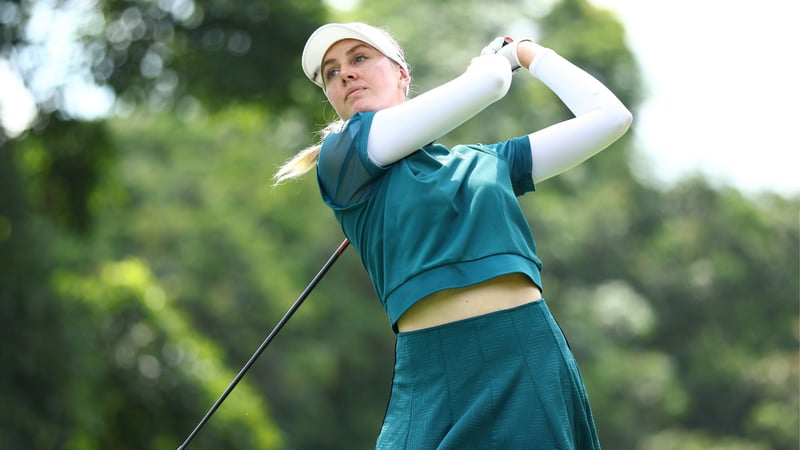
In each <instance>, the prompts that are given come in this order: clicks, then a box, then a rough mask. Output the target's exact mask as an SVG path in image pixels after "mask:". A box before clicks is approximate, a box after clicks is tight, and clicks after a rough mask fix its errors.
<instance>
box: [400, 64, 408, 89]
mask: <svg viewBox="0 0 800 450" xmlns="http://www.w3.org/2000/svg"><path fill="white" fill-rule="evenodd" d="M399 69H400V87H402V88H407V87H408V85H410V84H411V75H409V74H408V72H406V71H405V70H403V68H402V67H400V68H399Z"/></svg>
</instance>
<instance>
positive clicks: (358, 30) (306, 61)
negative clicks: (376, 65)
mask: <svg viewBox="0 0 800 450" xmlns="http://www.w3.org/2000/svg"><path fill="white" fill-rule="evenodd" d="M344 39H357V40H359V41H362V42H366V43H367V44H369V45H371V46H373V47H375V49H377V50H378V51H379V52H381V53H383V54H384V55H385V56H386V57H387V58H389V59H391V60H392V61H394V62H396V63H397V64H399V65H400V67H402V68H403V70H405V71H406V72H408V66H407V65H406V60H405V58H403V52H402V51H401V50H400V48H398V47H397V45H396V44H395V43H394V42H392V40H391V39H390V38H389V37H388V36H387V35H386V33H385V32H384V31H382V30H379V29H378V28H375V27H373V26H371V25H367V24H365V23H360V22H351V23H329V24H327V25H323V26H321V27H319V28H317V29H316V31H314V32H313V33H311V36H310V37H309V38H308V41H306V46H305V48H304V49H303V58H302V59H303V61H302V62H303V72H305V74H306V76H307V77H308V79H309V80H311V81H312V82H314V84H316V85H317V86H319V87H321V88H322V89H325V84H324V83H323V79H322V78H323V75H322V74H321V73H320V72H321V70H322V69H321V66H322V58H324V57H325V53H327V52H328V49H329V48H331V46H332V45H333V44H335V43H337V42H339V41H341V40H344Z"/></svg>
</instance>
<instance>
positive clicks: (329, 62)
mask: <svg viewBox="0 0 800 450" xmlns="http://www.w3.org/2000/svg"><path fill="white" fill-rule="evenodd" d="M361 47H366V48H371V47H370V46H369V45H367V44H366V43H364V42H359V43H358V44H356V45H354V46H353V47H351V48H350V50H348V51H347V52H346V53H345V55H348V56H349V55H351V54H353V53H355V52H356V51H358V50H359V49H360V48H361ZM334 62H336V58H328V59H326V60H324V61H322V64H320V66H319V70H320V72H322V73H325V66H326V65H328V64H331V63H334Z"/></svg>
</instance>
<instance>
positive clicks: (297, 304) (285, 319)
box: [178, 239, 350, 450]
mask: <svg viewBox="0 0 800 450" xmlns="http://www.w3.org/2000/svg"><path fill="white" fill-rule="evenodd" d="M348 245H350V241H349V240H347V239H345V240H344V241H342V243H341V244H339V247H338V248H337V249H336V251H335V252H333V254H332V255H331V256H330V258H328V261H326V262H325V265H323V266H322V269H320V271H319V272H318V273H317V275H316V276H314V278H313V279H312V280H311V282H310V283H309V284H308V286H306V288H305V290H303V293H302V294H300V296H299V297H298V298H297V300H295V302H294V304H292V306H291V308H289V310H288V311H286V314H284V315H283V317H282V318H281V320H280V321H279V322H278V324H277V325H275V328H273V329H272V331H271V332H270V333H269V335H268V336H267V338H266V339H264V342H262V343H261V345H260V346H259V347H258V350H256V352H255V353H253V356H251V357H250V359H249V360H248V361H247V363H246V364H245V365H244V367H242V370H240V371H239V373H238V374H237V375H236V377H235V378H234V379H233V381H232V382H231V384H230V385H228V388H227V389H225V392H223V393H222V395H221V396H220V397H219V398H218V399H217V401H216V402H214V405H213V406H211V409H209V410H208V412H207V413H206V415H205V416H203V418H202V419H201V420H200V423H198V424H197V426H196V427H195V428H194V430H192V432H191V433H190V434H189V436H188V437H187V438H186V440H185V441H184V442H183V444H181V446H180V447H178V450H183V449H185V448H186V447H187V446H188V445H189V443H190V442H191V441H192V439H194V437H195V436H196V435H197V433H198V432H199V431H200V429H201V428H203V426H204V425H205V424H206V422H208V420H209V419H210V418H211V416H212V415H213V414H214V412H215V411H216V410H217V409H218V408H219V407H220V405H221V404H222V402H224V401H225V399H226V398H228V395H230V393H231V392H232V391H233V389H234V388H235V387H236V385H237V384H239V381H241V379H242V378H243V377H244V375H245V373H247V371H248V370H250V367H252V365H253V364H254V363H255V362H256V359H258V357H259V356H260V355H261V353H262V352H263V351H264V349H266V348H267V345H269V343H270V342H271V341H272V339H274V338H275V336H276V335H277V334H278V332H279V331H281V329H282V328H283V326H284V325H286V322H288V321H289V319H290V318H291V317H292V315H294V313H295V311H297V309H298V308H299V307H300V305H301V304H302V303H303V301H304V300H305V299H306V297H308V296H309V294H311V291H312V290H313V289H314V287H315V286H316V285H317V283H319V281H320V280H321V279H322V277H323V276H325V274H326V273H327V272H328V269H330V268H331V266H333V263H335V262H336V260H337V259H339V257H340V256H342V253H344V251H345V249H347V246H348Z"/></svg>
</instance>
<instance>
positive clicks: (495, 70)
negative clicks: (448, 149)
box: [367, 55, 511, 166]
mask: <svg viewBox="0 0 800 450" xmlns="http://www.w3.org/2000/svg"><path fill="white" fill-rule="evenodd" d="M510 86H511V69H510V63H509V62H508V60H507V59H506V58H504V57H503V56H500V55H486V56H479V57H476V58H473V60H472V63H471V64H470V65H469V67H467V70H466V71H465V72H464V73H463V74H462V75H460V76H459V77H457V78H455V79H453V80H452V81H449V82H447V83H445V84H443V85H441V86H439V87H437V88H434V89H432V90H430V91H428V92H426V93H424V94H421V95H419V96H417V97H415V98H413V99H411V100H408V101H406V102H404V103H402V104H399V105H397V106H393V107H391V108H387V109H384V110H381V111H378V112H377V113H375V117H374V119H373V121H372V127H371V128H370V132H369V142H368V144H367V153H368V154H369V156H370V158H371V159H372V161H373V162H375V163H376V164H378V165H381V166H387V165H389V164H392V163H394V162H396V161H399V160H401V159H403V158H405V157H406V156H408V155H410V154H411V153H413V152H414V151H416V150H418V149H419V148H421V147H423V146H425V145H427V144H429V143H431V142H433V141H434V140H436V139H439V138H440V137H442V136H444V135H445V134H447V133H449V132H450V131H452V130H454V129H455V128H457V127H458V126H459V125H461V124H463V123H464V122H466V121H467V120H469V119H471V118H472V117H474V116H475V115H476V114H478V113H479V112H481V111H482V110H483V109H484V108H486V107H487V106H489V105H491V104H492V103H494V102H496V101H497V100H500V99H501V98H503V96H504V95H505V94H506V92H508V89H509V87H510Z"/></svg>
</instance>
